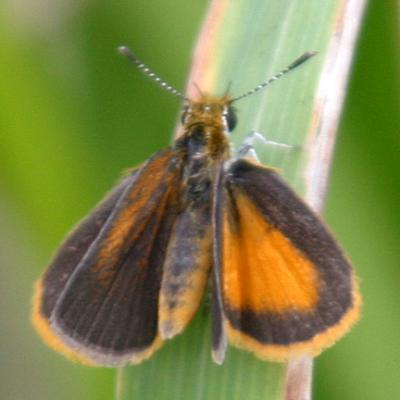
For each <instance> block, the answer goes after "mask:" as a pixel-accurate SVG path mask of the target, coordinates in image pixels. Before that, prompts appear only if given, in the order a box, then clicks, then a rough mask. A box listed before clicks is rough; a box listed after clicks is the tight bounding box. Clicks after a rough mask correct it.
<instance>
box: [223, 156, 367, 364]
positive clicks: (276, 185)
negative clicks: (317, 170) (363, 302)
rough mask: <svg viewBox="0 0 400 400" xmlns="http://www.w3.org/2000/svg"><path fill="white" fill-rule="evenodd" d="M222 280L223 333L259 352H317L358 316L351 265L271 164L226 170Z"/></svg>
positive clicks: (283, 355) (241, 163) (242, 163)
mask: <svg viewBox="0 0 400 400" xmlns="http://www.w3.org/2000/svg"><path fill="white" fill-rule="evenodd" d="M223 209H224V212H223V215H222V216H221V218H220V219H219V221H220V222H219V225H220V227H221V228H220V229H221V231H222V235H221V237H222V239H221V244H220V254H221V280H222V295H223V299H224V312H225V318H226V320H225V322H226V327H227V334H228V339H229V340H230V341H231V342H232V343H233V344H236V345H237V346H239V347H243V348H246V349H247V350H250V351H252V352H254V353H255V354H256V355H257V356H259V357H261V358H266V359H271V360H287V359H288V358H290V357H294V356H298V355H301V354H308V355H316V354H318V353H320V352H321V351H322V350H323V349H324V348H326V347H328V346H330V345H331V344H333V343H334V342H335V341H336V340H337V339H338V338H339V337H341V336H342V335H343V334H344V333H345V332H346V331H347V330H348V329H349V328H350V326H351V325H352V324H353V323H354V322H355V321H356V320H357V319H358V315H359V307H360V297H359V294H358V288H357V282H356V279H355V277H354V275H353V272H352V269H351V266H350V265H349V262H348V260H347V259H346V257H345V256H344V254H343V252H342V250H341V249H340V248H339V246H338V244H337V243H336V242H335V240H334V239H333V237H332V235H331V234H330V233H329V232H328V231H327V229H326V227H325V226H324V225H323V224H322V223H321V221H320V220H319V219H318V217H317V216H316V215H315V214H314V213H313V212H312V211H311V210H310V208H308V207H307V206H306V205H305V203H304V202H303V201H302V200H301V199H300V198H299V197H298V196H297V195H296V194H295V193H294V192H293V191H292V190H291V189H290V188H289V187H288V186H287V185H286V184H285V183H283V182H282V181H281V179H280V178H279V176H278V175H277V174H276V173H275V172H274V171H273V170H272V169H268V168H264V167H262V166H259V165H256V164H254V163H252V162H250V161H247V160H244V159H239V160H237V161H235V162H234V163H233V164H232V165H231V167H230V168H229V170H228V171H227V173H226V180H225V195H224V207H223Z"/></svg>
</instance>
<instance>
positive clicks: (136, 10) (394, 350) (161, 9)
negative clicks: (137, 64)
mask: <svg viewBox="0 0 400 400" xmlns="http://www.w3.org/2000/svg"><path fill="white" fill-rule="evenodd" d="M207 4H208V1H205V0H201V1H196V2H187V1H184V0H176V1H174V2H172V1H171V2H147V1H144V0H140V1H139V0H135V1H134V2H132V1H126V0H124V1H120V2H113V3H111V2H106V1H86V2H85V1H81V2H76V1H72V0H64V1H58V2H51V1H50V0H42V1H37V2H32V1H31V2H28V1H23V0H18V1H15V0H4V1H2V2H1V4H0V182H1V186H0V262H1V264H0V272H1V279H0V296H1V297H0V299H1V300H0V308H1V315H2V318H3V320H2V322H1V325H0V338H1V341H0V363H1V373H0V398H1V399H4V400H20V399H21V400H22V399H57V400H64V399H65V400H66V399H70V398H74V399H76V400H79V399H86V400H90V399H110V398H112V395H113V391H114V388H113V381H114V371H113V370H107V369H99V368H87V367H83V366H79V365H74V364H72V363H70V362H68V361H66V360H65V359H64V358H63V357H61V356H59V355H57V354H56V353H54V352H53V351H51V350H49V349H47V347H45V346H44V345H43V344H42V343H41V341H40V339H39V338H38V337H37V336H36V334H35V332H34V331H33V329H32V327H31V326H30V323H29V313H30V310H29V305H30V298H31V293H32V284H33V282H34V280H35V279H36V278H37V277H38V275H39V273H40V272H41V271H42V270H43V268H44V266H45V265H46V264H47V263H48V260H49V259H50V257H51V254H52V252H53V251H54V249H55V248H56V247H57V245H58V243H59V242H60V240H61V239H62V238H63V236H64V235H65V233H66V232H68V230H69V229H70V228H71V226H72V225H73V224H74V223H75V222H76V221H77V220H79V218H81V217H82V216H83V215H85V213H87V211H88V210H90V208H91V207H92V206H93V205H94V204H95V203H96V202H97V201H98V200H99V199H100V198H101V196H102V195H103V193H105V192H106V191H107V190H108V189H109V188H110V187H111V185H112V184H113V183H114V182H115V181H116V180H117V178H118V176H119V173H120V171H121V170H124V169H126V168H128V167H130V166H133V165H135V164H138V163H140V162H141V161H143V160H144V159H145V158H146V157H148V155H150V154H151V153H153V152H154V151H156V150H157V149H159V148H160V147H162V146H165V145H167V144H168V143H169V141H170V139H171V135H172V132H173V128H174V125H175V121H176V115H177V112H178V109H179V102H178V101H177V100H176V99H174V98H172V97H171V96H170V95H168V94H167V93H165V92H163V91H161V90H160V89H159V88H158V87H157V86H155V85H154V84H152V83H150V82H149V81H148V80H147V79H146V78H144V77H143V76H142V75H141V74H139V73H138V72H136V71H135V70H133V69H132V67H131V66H130V65H128V63H127V62H126V60H123V59H121V57H119V56H118V55H117V54H116V52H115V48H116V47H117V46H118V45H120V44H128V45H130V46H131V47H132V48H134V49H135V51H136V52H137V53H138V54H139V55H140V57H141V58H142V59H143V60H146V62H147V63H148V64H149V65H151V66H152V68H153V69H154V70H156V71H158V72H159V73H160V74H161V75H162V76H163V77H165V78H166V79H167V80H168V81H169V82H170V83H172V84H174V85H175V86H176V87H177V88H179V89H181V88H184V84H185V79H186V74H187V71H188V69H189V65H190V56H191V51H192V46H193V44H194V43H195V39H196V35H197V32H198V30H199V28H200V24H201V21H202V18H203V15H204V12H205V10H206V6H207ZM396 4H397V2H396V1H394V0H390V1H389V0H388V1H385V2H383V1H382V2H378V1H371V4H370V6H369V8H368V10H367V13H366V16H365V20H364V24H363V28H362V31H361V36H360V41H359V46H358V51H357V54H356V58H355V63H354V68H353V73H352V79H351V82H350V86H349V94H348V97H347V101H346V106H345V110H344V115H343V120H342V124H341V129H340V135H339V141H338V145H337V151H336V154H335V161H334V166H333V171H332V180H331V183H330V190H329V196H328V198H327V206H326V218H327V220H328V222H329V223H330V225H331V226H332V227H333V229H334V230H335V232H336V234H337V236H338V238H339V239H340V241H341V242H342V243H343V246H344V247H345V248H346V249H347V251H348V253H349V254H350V256H351V258H352V260H353V261H354V264H355V265H356V267H357V271H358V274H359V276H360V278H361V286H362V292H363V295H364V303H365V306H364V315H363V319H362V321H361V322H360V323H359V324H358V325H357V327H356V328H355V329H354V330H353V332H352V333H351V334H350V335H349V336H347V337H346V339H344V340H343V341H341V342H340V343H339V344H338V345H337V346H335V347H334V348H333V349H331V350H330V351H327V352H326V353H324V354H323V355H322V356H321V357H319V358H318V359H317V361H316V375H315V392H316V393H315V394H316V396H315V397H316V398H317V399H328V400H329V399H363V400H368V399H384V400H385V399H396V398H400V265H399V264H400V263H399V260H400V257H399V254H398V253H399V249H400V240H399V239H400V212H399V205H400V190H399V189H400V168H399V159H400V157H399V156H400V152H399V151H400V112H399V111H400V110H399V100H400V79H399V76H400V61H399V59H400V46H399V43H400V33H399V30H398V26H396V24H399V21H400V13H399V9H398V8H396Z"/></svg>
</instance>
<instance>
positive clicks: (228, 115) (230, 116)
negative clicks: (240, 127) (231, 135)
mask: <svg viewBox="0 0 400 400" xmlns="http://www.w3.org/2000/svg"><path fill="white" fill-rule="evenodd" d="M224 116H225V119H226V124H227V125H228V131H229V132H231V131H233V130H234V129H235V126H236V123H237V117H236V112H235V109H234V108H233V107H232V106H228V108H227V110H226V112H225V113H224Z"/></svg>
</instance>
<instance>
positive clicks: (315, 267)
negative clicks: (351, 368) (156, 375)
mask: <svg viewBox="0 0 400 400" xmlns="http://www.w3.org/2000/svg"><path fill="white" fill-rule="evenodd" d="M120 51H121V52H122V53H123V54H125V55H127V56H128V58H129V59H130V60H131V61H132V62H133V63H134V64H136V66H137V67H138V68H139V69H141V70H142V71H143V72H144V73H145V74H147V75H148V76H150V77H151V78H153V79H155V80H157V81H158V82H160V81H161V80H160V79H159V78H157V77H156V76H155V74H154V73H153V72H152V71H151V70H150V69H149V68H148V67H147V66H146V65H145V64H143V63H142V62H141V61H139V60H138V59H137V58H136V56H135V55H134V54H133V53H132V52H130V51H129V50H128V49H127V48H125V47H123V48H121V49H120ZM312 55H314V53H305V54H304V55H303V56H301V57H300V58H298V59H297V60H296V61H294V62H293V63H292V64H291V65H289V66H288V67H287V68H285V69H284V70H282V71H281V72H280V73H279V74H277V75H275V76H274V77H272V78H270V79H269V80H268V81H266V82H264V83H263V84H261V85H258V86H257V87H256V88H254V89H253V90H251V91H249V92H247V93H245V94H244V95H242V96H239V97H236V98H233V97H230V96H228V95H224V96H222V97H213V96H209V95H204V94H202V95H200V97H199V98H198V99H196V100H190V99H187V98H186V97H184V96H183V95H182V94H181V93H179V92H178V91H177V90H176V89H174V88H172V87H171V86H169V85H168V84H166V83H165V82H164V81H161V83H160V85H161V86H162V87H164V88H166V89H167V90H168V91H169V92H171V93H173V94H175V95H177V96H178V97H182V98H183V99H184V106H183V110H182V126H183V134H182V135H181V136H180V137H179V138H177V139H176V140H175V142H174V143H173V144H172V145H171V146H170V147H169V148H166V149H163V150H161V151H159V152H157V153H156V154H154V155H153V156H151V157H150V158H149V159H148V160H147V161H146V162H145V163H143V164H142V165H141V166H139V167H137V168H135V169H133V170H131V171H130V172H129V173H128V174H126V176H124V177H123V179H122V180H121V181H120V182H119V183H118V184H117V185H116V187H115V188H114V189H113V190H112V191H111V192H110V193H109V194H108V195H107V196H106V197H105V199H104V200H102V201H101V202H100V204H99V205H97V207H96V208H95V209H94V210H93V211H92V212H91V213H90V214H89V215H88V216H87V217H86V218H85V219H83V221H81V222H80V223H79V224H78V226H77V227H76V228H75V229H74V230H73V231H72V232H71V233H70V235H69V236H68V237H67V239H66V240H65V242H64V243H63V244H62V245H61V247H60V248H59V250H58V252H57V253H56V255H55V257H54V260H53V261H52V262H51V264H50V266H49V267H48V268H47V270H46V271H45V272H44V274H43V275H42V277H41V278H40V279H39V281H38V282H37V284H36V288H35V294H34V301H33V322H34V325H35V327H36V329H37V330H38V332H39V334H40V335H41V336H42V337H43V339H44V340H45V342H47V343H48V344H49V345H50V346H51V347H53V348H54V349H56V350H57V351H59V352H61V353H63V354H64V355H66V356H67V357H69V358H71V359H73V360H75V361H79V362H82V363H85V364H89V365H104V366H121V365H125V364H129V363H132V364H137V363H140V362H141V361H143V360H145V359H147V358H148V357H150V356H151V355H153V353H154V352H155V351H156V350H158V349H159V348H160V347H161V345H162V344H163V342H164V341H165V340H168V339H172V338H173V337H174V336H176V335H178V334H180V333H181V332H182V331H183V330H184V329H185V327H186V326H187V325H188V324H189V322H190V321H191V319H192V318H193V316H194V315H195V313H196V311H197V310H198V308H199V306H200V303H201V301H202V298H203V295H204V292H205V291H206V288H207V285H208V282H210V285H211V294H212V296H211V298H212V300H211V314H212V357H213V359H214V361H215V362H217V363H219V364H221V363H222V362H223V360H224V357H225V353H226V349H227V344H228V343H230V344H232V345H233V346H236V347H239V348H243V349H245V350H248V351H250V352H252V353H254V354H255V355H256V356H257V357H260V358H262V359H267V360H274V361H285V360H288V359H290V358H292V357H297V356H300V355H304V354H306V355H311V356H315V355H317V354H319V353H320V352H321V351H323V350H324V349H325V348H327V347H329V346H331V345H332V344H333V343H334V342H336V341H337V340H338V339H339V338H340V337H341V336H343V335H344V334H345V333H346V332H347V331H348V330H349V329H350V327H351V326H352V325H353V324H354V323H355V321H356V320H357V319H358V318H359V313H360V304H361V300H360V295H359V290H358V284H357V279H356V277H355V275H354V273H353V270H352V267H351V265H350V263H349V261H348V259H347V258H346V256H345V255H344V253H343V251H342V250H341V248H340V247H339V245H338V244H337V243H336V241H335V239H334V238H333V236H332V235H331V233H329V231H328V229H327V228H326V227H325V225H324V224H323V222H321V220H320V219H319V217H318V216H317V215H316V214H315V213H314V212H313V211H312V210H311V209H310V208H309V207H308V206H307V205H306V204H305V203H304V202H303V201H302V200H301V199H300V198H299V197H298V196H297V195H296V194H295V192H294V191H293V190H292V189H291V188H290V187H289V186H288V185H287V184H286V183H284V181H283V180H282V179H281V177H280V176H279V175H278V173H277V172H276V171H275V170H274V169H272V168H269V167H265V166H263V165H261V164H260V163H259V162H257V161H256V160H254V159H251V158H249V157H246V156H245V155H244V156H240V157H236V158H234V157H232V156H231V149H230V144H229V132H231V131H232V130H233V129H234V127H235V125H236V114H235V110H234V108H233V105H232V104H233V103H234V102H235V101H237V100H238V99H241V98H243V97H246V96H248V95H250V94H253V93H255V92H257V91H258V90H261V89H262V88H264V87H265V86H267V85H268V84H269V83H271V82H273V81H274V80H276V79H277V78H279V77H280V76H282V75H283V74H285V73H287V72H289V71H291V70H292V69H294V68H295V67H297V66H299V65H300V64H302V63H304V62H305V61H306V60H308V59H309V58H310V57H311V56H312Z"/></svg>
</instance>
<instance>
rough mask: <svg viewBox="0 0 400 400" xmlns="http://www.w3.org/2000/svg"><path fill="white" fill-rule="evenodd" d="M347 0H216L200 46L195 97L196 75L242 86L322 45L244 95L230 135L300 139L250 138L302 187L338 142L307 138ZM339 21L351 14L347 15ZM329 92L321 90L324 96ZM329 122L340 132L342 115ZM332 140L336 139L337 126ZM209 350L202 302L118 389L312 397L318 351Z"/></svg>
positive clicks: (209, 83) (164, 394)
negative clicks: (287, 358)
mask: <svg viewBox="0 0 400 400" xmlns="http://www.w3.org/2000/svg"><path fill="white" fill-rule="evenodd" d="M350 3H351V2H350ZM354 3H358V4H359V6H360V7H359V8H357V11H358V13H357V12H354V13H353V14H352V15H351V16H352V17H353V20H355V21H356V23H355V25H354V26H355V29H353V30H352V31H351V34H350V39H351V40H349V41H348V43H347V47H346V50H350V53H349V54H351V50H352V48H353V45H354V38H355V37H356V33H357V27H358V23H359V21H360V15H361V11H362V6H363V2H362V1H361V2H353V4H354ZM347 6H348V5H347ZM347 6H344V3H343V2H342V1H333V0H332V1H326V2H324V3H323V4H321V2H320V1H316V0H314V1H308V2H300V1H291V2H282V1H265V0H259V1H250V2H249V1H245V0H238V1H235V2H227V1H215V2H213V4H212V6H211V9H210V11H209V15H208V18H207V19H206V21H205V25H204V28H203V33H202V35H201V36H200V39H199V43H198V47H197V50H196V52H195V57H194V66H193V69H192V74H191V77H190V79H189V86H188V94H189V97H194V96H196V94H197V92H196V90H197V89H196V88H195V87H194V85H193V82H194V83H196V84H197V86H199V87H200V89H201V90H202V91H204V92H209V93H212V94H216V95H218V94H221V95H222V94H224V93H225V91H226V88H227V87H228V86H229V85H230V83H231V85H230V93H231V94H232V95H233V96H235V97H236V96H239V95H241V94H242V93H245V92H247V91H249V90H251V89H252V88H253V87H255V86H256V85H258V84H259V83H261V82H263V81H265V80H266V79H267V78H269V77H271V76H273V75H274V74H276V73H277V72H279V71H280V70H282V69H283V68H284V67H286V66H287V65H289V64H290V63H291V62H292V61H294V60H295V59H296V58H297V57H298V56H300V55H301V54H302V53H304V52H305V51H318V52H319V56H317V57H316V58H315V59H313V60H311V61H308V62H307V64H306V65H303V66H301V67H299V68H298V69H297V70H295V71H293V72H291V73H290V74H288V75H287V76H285V77H283V78H282V79H280V80H279V82H276V83H273V84H272V85H271V87H269V88H268V89H266V90H263V91H261V92H260V93H257V94H255V95H253V96H250V97H248V98H246V99H242V100H241V101H240V102H238V104H237V108H238V109H239V124H238V127H237V128H236V129H235V131H234V133H233V135H232V142H233V145H234V146H235V147H236V148H238V147H239V146H240V144H241V143H242V142H243V139H244V138H245V136H246V135H247V134H248V133H249V132H251V131H258V132H262V133H263V134H264V135H265V137H266V138H267V139H268V140H273V141H276V142H280V143H288V144H290V145H292V146H294V149H290V150H282V148H279V147H273V146H266V145H265V144H264V143H262V142H259V143H257V142H256V143H255V146H254V147H255V150H256V151H257V153H258V155H259V157H260V159H261V160H262V161H263V162H265V163H267V164H270V165H273V166H274V167H277V168H279V169H280V170H281V172H282V174H283V175H284V176H285V177H286V179H287V180H288V181H289V182H290V183H291V184H292V185H293V186H294V187H295V188H296V189H297V190H298V191H299V192H300V193H304V192H305V189H306V188H308V187H309V186H310V185H309V184H310V182H309V181H307V180H306V179H305V175H304V174H305V172H306V169H307V168H308V170H307V172H308V173H309V176H311V177H313V173H312V172H313V171H315V169H316V168H317V169H318V168H320V167H321V166H320V165H318V162H316V161H315V160H318V157H317V156H315V157H312V155H313V154H314V155H315V154H317V155H321V154H325V156H327V157H328V158H330V153H331V150H332V145H331V146H309V147H308V148H306V146H305V144H306V141H307V140H310V138H313V136H314V135H315V134H316V132H317V133H318V130H316V129H317V127H316V124H315V122H316V120H317V121H318V122H321V120H322V122H325V119H324V118H325V115H324V114H323V113H322V114H317V115H316V104H315V103H316V99H315V98H316V93H317V89H318V90H319V92H320V91H321V82H320V78H321V71H324V70H326V67H327V65H328V66H329V65H332V64H333V66H335V65H336V64H335V62H333V63H332V54H333V53H334V52H335V50H337V49H336V47H334V48H332V37H333V35H334V34H335V29H336V28H337V27H338V25H337V20H338V19H339V17H342V16H343V13H344V12H345V11H348V7H347ZM343 21H347V20H346V18H344V19H343ZM341 24H343V22H340V23H339V27H343V25H341ZM339 42H340V41H339ZM342 45H343V42H342ZM329 57H330V58H329ZM329 60H331V64H329V62H328V61H329ZM333 61H334V60H333ZM349 61H350V58H349V57H347V58H346V60H345V62H344V64H343V66H342V68H341V69H340V71H339V72H338V75H339V76H340V78H341V80H340V84H342V88H343V87H344V86H345V83H346V77H347V72H348V66H349ZM323 66H324V67H325V69H323ZM342 88H341V89H342ZM319 92H318V93H319ZM326 95H327V93H326V92H323V95H322V97H323V96H326ZM333 95H334V96H336V95H337V93H334V94H333ZM342 100H343V97H341V98H339V97H338V98H337V102H338V107H337V109H336V110H335V112H334V113H333V114H335V113H336V114H335V118H336V119H334V121H335V122H337V119H338V113H339V111H340V107H341V102H342ZM319 111H320V110H319ZM329 115H330V116H332V113H330V114H329ZM328 122H329V121H328ZM328 125H329V127H330V128H331V129H330V132H331V133H332V134H334V131H335V128H336V125H334V124H332V123H330V124H329V123H328ZM318 126H319V125H318ZM322 133H324V132H322ZM329 143H330V144H332V143H333V136H330V140H329ZM311 150H313V151H314V153H311V152H310V151H311ZM324 167H325V169H324V171H325V173H324V174H320V175H319V176H318V179H317V181H315V179H314V182H313V183H314V184H315V185H316V186H317V187H319V188H320V190H319V191H317V195H314V196H310V198H309V200H311V201H312V202H313V205H315V206H321V204H322V201H321V195H322V194H323V189H324V188H325V181H326V176H327V172H328V167H327V166H324ZM209 352H210V321H209V317H208V316H206V315H205V314H204V313H203V312H200V313H199V314H198V315H197V317H196V318H195V321H194V322H193V323H192V324H191V326H190V327H189V328H188V329H187V331H186V332H185V333H184V335H182V336H180V337H178V338H175V339H174V340H173V341H172V342H170V343H167V344H166V346H165V348H164V349H162V350H161V351H160V352H159V353H158V354H156V355H155V356H154V357H153V358H152V359H151V360H150V361H147V362H145V363H144V364H143V365H142V366H140V367H128V368H124V369H122V370H120V372H119V376H118V384H117V399H118V400H128V399H135V398H141V399H154V398H157V399H160V400H164V399H165V400H169V399H174V400H175V399H178V400H179V399H209V400H214V399H218V400H224V399H229V400H232V399H233V400H236V399H237V400H239V399H246V400H261V399H265V400H268V399H276V400H277V399H291V400H295V399H307V398H309V397H310V393H311V391H310V385H311V372H312V361H311V360H309V359H304V360H300V361H296V362H295V363H292V364H291V365H290V367H289V368H288V366H287V365H286V364H278V363H267V362H262V361H259V360H257V359H256V358H255V357H253V356H252V355H250V354H247V353H245V352H242V351H239V350H236V349H234V348H229V351H228V354H227V358H226V361H225V363H224V365H223V366H216V365H214V364H213V363H212V361H211V358H210V354H209Z"/></svg>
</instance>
